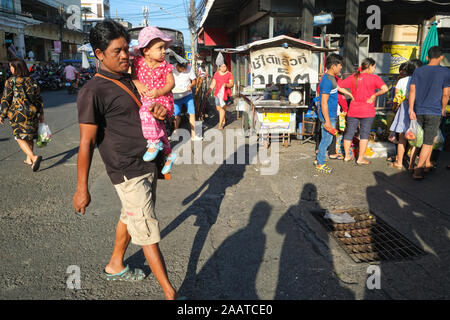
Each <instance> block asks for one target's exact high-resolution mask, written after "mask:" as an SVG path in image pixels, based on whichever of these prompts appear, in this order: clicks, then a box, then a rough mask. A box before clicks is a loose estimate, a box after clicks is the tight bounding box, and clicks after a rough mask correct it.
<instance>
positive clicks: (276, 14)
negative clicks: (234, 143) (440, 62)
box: [198, 0, 450, 83]
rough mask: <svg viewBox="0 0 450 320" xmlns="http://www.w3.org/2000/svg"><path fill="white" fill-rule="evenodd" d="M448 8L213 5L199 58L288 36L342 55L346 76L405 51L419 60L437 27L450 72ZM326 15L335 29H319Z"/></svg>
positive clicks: (347, 1) (352, 0) (250, 1)
mask: <svg viewBox="0 0 450 320" xmlns="http://www.w3.org/2000/svg"><path fill="white" fill-rule="evenodd" d="M448 3H449V1H444V0H433V1H427V0H415V1H407V0H392V1H375V0H365V1H364V0H246V1H238V0H207V1H206V5H205V10H204V14H203V17H202V20H201V22H200V28H199V30H198V43H199V53H200V55H204V56H208V55H210V56H211V58H210V60H211V61H214V54H215V52H214V49H217V48H226V47H236V46H239V45H243V44H246V43H249V42H253V41H256V40H261V39H268V38H272V37H275V36H278V35H281V34H285V35H288V36H291V37H295V38H299V39H302V40H306V41H313V42H315V43H316V44H322V45H324V46H329V47H334V48H338V49H340V52H341V54H342V55H343V56H344V59H345V66H344V68H345V73H346V74H349V73H352V72H354V71H355V70H356V68H357V66H358V65H359V63H360V61H361V59H362V58H364V57H366V56H368V55H373V56H374V57H377V59H378V58H379V59H380V60H379V61H380V62H381V61H384V60H383V58H386V55H389V54H391V55H392V57H394V56H395V57H398V55H399V52H400V50H403V51H404V52H408V53H409V55H408V56H407V58H408V59H409V58H411V59H412V58H416V57H417V58H418V57H419V55H420V48H421V45H422V44H423V42H424V40H425V37H426V35H427V32H428V30H429V28H430V26H431V23H432V22H433V21H437V22H438V30H439V42H440V45H441V46H442V47H443V49H444V51H447V52H448V53H446V57H447V59H446V61H444V64H446V63H447V64H448V65H449V66H450V5H449V4H448ZM323 13H331V14H332V16H333V20H332V21H331V23H329V24H328V25H326V26H324V27H316V26H314V16H316V15H320V14H323ZM236 58H237V57H231V58H229V59H230V60H233V59H234V60H233V61H232V62H231V67H232V68H235V67H236V64H235V63H234V62H235V59H236ZM403 58H404V57H403ZM392 59H394V58H392ZM385 60H386V59H385ZM387 60H388V62H387V64H388V65H387V68H386V67H383V70H382V71H381V70H380V71H379V73H385V72H387V73H389V62H390V61H389V58H388V59H387ZM398 60H401V58H399V59H398ZM377 61H378V60H377ZM381 64H382V63H380V66H381ZM241 66H242V64H241ZM386 70H387V71H386ZM394 70H395V69H394ZM236 71H237V70H233V72H236ZM240 71H241V72H237V73H238V74H240V75H241V83H246V79H247V73H248V70H240Z"/></svg>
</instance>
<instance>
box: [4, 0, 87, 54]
mask: <svg viewBox="0 0 450 320" xmlns="http://www.w3.org/2000/svg"><path fill="white" fill-rule="evenodd" d="M1 4H2V11H1V13H0V41H2V43H3V44H4V45H3V46H2V48H1V50H0V51H1V52H0V61H3V62H5V61H6V60H7V59H8V58H11V57H13V56H14V55H17V56H19V57H23V58H25V59H26V60H27V61H28V62H29V63H32V62H48V61H51V60H53V61H56V62H58V61H60V60H62V59H74V58H77V46H78V45H80V44H82V43H83V38H84V37H83V33H82V30H81V14H80V0H58V1H55V0H13V1H8V0H4V1H1ZM12 49H15V52H13V51H14V50H12Z"/></svg>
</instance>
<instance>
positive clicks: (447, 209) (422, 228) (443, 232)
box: [365, 163, 450, 299]
mask: <svg viewBox="0 0 450 320" xmlns="http://www.w3.org/2000/svg"><path fill="white" fill-rule="evenodd" d="M374 176H375V179H376V185H375V186H372V187H368V188H367V190H366V195H367V201H368V204H369V209H370V210H371V211H372V212H374V213H375V214H377V215H380V216H381V217H382V218H383V219H384V220H386V221H387V222H388V223H389V224H390V225H391V226H392V227H394V228H395V229H397V230H398V231H399V232H400V233H401V234H402V235H404V236H405V237H406V238H408V239H409V240H410V241H412V242H413V243H414V244H416V245H417V246H418V247H419V248H421V249H423V250H425V251H426V252H427V255H425V256H421V257H418V258H415V259H412V260H411V259H407V260H400V261H396V262H390V261H383V262H380V264H379V267H380V271H381V289H387V290H388V291H389V292H391V291H393V292H396V293H397V294H398V296H394V297H392V298H394V299H397V298H404V299H448V298H449V297H450V296H449V288H450V271H449V268H448V265H449V263H450V251H449V249H448V248H450V238H449V230H450V202H449V201H448V199H449V194H450V185H449V181H450V171H448V170H445V166H444V164H442V163H441V164H440V165H439V166H438V168H437V169H436V170H435V171H434V172H431V173H429V174H426V175H425V179H424V180H423V181H414V180H413V179H412V178H411V175H410V174H409V173H407V172H400V173H397V174H394V175H391V176H388V175H386V174H385V173H383V172H374ZM392 289H394V290H392ZM371 291H372V290H368V289H367V288H366V294H365V296H366V298H367V296H370V294H371V293H372V292H371ZM383 291H385V290H383Z"/></svg>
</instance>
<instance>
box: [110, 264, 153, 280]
mask: <svg viewBox="0 0 450 320" xmlns="http://www.w3.org/2000/svg"><path fill="white" fill-rule="evenodd" d="M103 277H104V278H105V279H106V280H108V281H131V282H133V281H141V280H143V279H144V278H145V273H144V271H142V270H141V269H130V266H128V265H127V266H126V267H125V269H123V270H122V271H120V272H119V273H115V274H110V273H107V272H106V271H105V270H103Z"/></svg>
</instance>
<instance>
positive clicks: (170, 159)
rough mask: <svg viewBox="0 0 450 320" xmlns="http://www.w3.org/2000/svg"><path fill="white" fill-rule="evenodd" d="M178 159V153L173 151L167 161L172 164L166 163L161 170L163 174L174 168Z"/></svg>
mask: <svg viewBox="0 0 450 320" xmlns="http://www.w3.org/2000/svg"><path fill="white" fill-rule="evenodd" d="M176 159H177V154H176V153H174V152H172V153H171V154H170V155H169V156H167V157H166V162H167V161H170V164H168V165H164V167H163V168H162V170H161V173H162V174H167V173H169V171H170V170H171V169H172V166H173V163H174V162H175V160H176Z"/></svg>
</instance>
